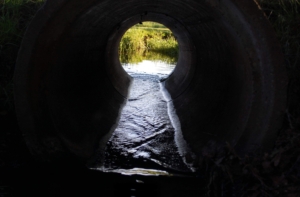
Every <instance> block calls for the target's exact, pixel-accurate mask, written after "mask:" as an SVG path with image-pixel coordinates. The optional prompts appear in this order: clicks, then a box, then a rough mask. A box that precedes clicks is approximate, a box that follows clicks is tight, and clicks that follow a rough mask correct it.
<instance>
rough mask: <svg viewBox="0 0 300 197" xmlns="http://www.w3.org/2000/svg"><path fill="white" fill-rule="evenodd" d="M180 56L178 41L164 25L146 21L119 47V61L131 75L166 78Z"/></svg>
mask: <svg viewBox="0 0 300 197" xmlns="http://www.w3.org/2000/svg"><path fill="white" fill-rule="evenodd" d="M178 55H179V47H178V42H177V40H176V37H175V36H174V34H173V33H172V31H171V30H170V29H168V28H167V27H166V26H164V25H163V24H161V23H156V22H152V21H146V22H141V23H138V24H136V25H134V26H132V27H131V28H129V29H128V30H127V31H126V33H125V34H124V35H123V37H122V39H121V42H120V45H119V60H120V62H121V64H122V66H123V68H124V69H125V71H126V72H128V74H130V75H131V72H140V73H147V74H158V75H161V76H167V75H169V74H170V73H172V71H173V70H174V68H175V66H176V64H177V61H178Z"/></svg>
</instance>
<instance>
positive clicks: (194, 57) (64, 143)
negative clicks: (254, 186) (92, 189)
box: [14, 0, 287, 162]
mask: <svg viewBox="0 0 300 197" xmlns="http://www.w3.org/2000/svg"><path fill="white" fill-rule="evenodd" d="M142 21H154V22H158V23H162V24H164V25H165V26H167V27H168V28H170V29H171V30H172V32H173V33H174V35H175V36H176V38H177V40H178V43H179V49H180V51H179V59H178V63H177V66H176V68H175V70H174V72H173V73H172V74H171V75H170V76H169V77H168V78H167V79H166V80H165V81H164V82H163V85H164V86H165V88H166V89H167V90H168V92H169V94H170V96H171V98H172V102H173V105H174V108H175V110H176V113H177V115H178V118H179V122H180V125H181V130H182V135H183V138H184V139H185V140H186V142H187V143H188V144H189V145H190V147H191V149H192V151H193V152H194V153H195V154H196V155H198V156H201V155H202V154H204V153H203V152H205V151H204V150H206V149H207V148H209V149H212V148H218V147H221V146H223V145H224V144H225V142H228V143H230V144H232V146H233V147H235V149H236V150H238V151H239V153H240V154H245V153H246V152H249V151H255V150H258V149H264V150H267V149H268V148H270V147H272V145H273V144H274V140H275V137H276V135H277V132H278V130H279V129H280V127H281V124H282V121H283V115H284V111H285V104H286V82H287V80H286V74H285V69H284V62H283V57H282V54H281V50H280V47H279V44H278V42H277V40H276V38H275V35H274V32H273V30H272V28H271V26H270V24H269V23H268V21H267V19H266V18H265V16H264V14H263V13H262V11H261V10H259V7H258V5H257V4H256V3H255V2H254V1H252V0H244V1H240V0H221V1H218V0H201V1H200V0H189V1H186V0H155V1H154V0H126V1H125V0H114V1H111V0H48V1H47V2H46V3H45V5H44V6H43V7H42V9H40V10H39V12H38V13H37V15H36V16H35V18H34V19H33V21H32V23H31V25H30V26H29V28H28V30H27V33H26V35H25V37H24V39H23V43H22V46H21V49H20V52H19V57H18V60H17V65H16V70H15V76H14V83H15V104H16V110H17V116H18V120H19V125H20V127H21V130H22V132H23V135H24V138H25V140H26V142H27V145H28V147H29V149H30V151H31V153H32V154H33V155H34V156H36V157H37V158H39V159H41V160H46V161H54V160H59V159H62V158H69V156H70V157H74V158H77V159H78V160H79V161H84V162H87V161H88V160H91V159H92V158H93V156H94V155H95V152H96V150H101V147H102V149H103V150H104V146H105V143H106V142H107V140H108V139H109V137H110V135H111V133H112V132H113V128H114V125H115V124H116V122H117V120H118V116H119V112H120V110H121V108H122V104H123V103H124V101H125V100H126V97H127V94H128V88H129V85H130V80H131V78H130V77H129V75H128V74H127V73H126V72H125V71H124V70H123V68H122V66H121V64H120V62H119V57H118V46H119V43H120V40H121V38H122V36H123V34H124V33H125V32H126V30H128V29H129V28H130V27H131V26H133V25H134V24H136V23H139V22H142ZM212 144H213V147H212ZM99 147H100V148H99Z"/></svg>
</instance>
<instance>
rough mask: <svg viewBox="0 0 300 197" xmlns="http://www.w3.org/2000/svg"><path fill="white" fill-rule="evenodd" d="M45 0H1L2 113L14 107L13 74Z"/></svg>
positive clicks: (0, 102) (0, 68)
mask: <svg viewBox="0 0 300 197" xmlns="http://www.w3.org/2000/svg"><path fill="white" fill-rule="evenodd" d="M43 3H44V0H0V115H1V114H2V115H5V114H6V113H7V111H11V110H12V108H13V91H12V88H13V83H12V75H13V72H14V65H15V61H16V58H17V53H18V50H19V46H20V43H21V40H22V37H23V34H24V32H25V30H26V28H27V26H28V24H29V22H30V21H31V19H32V18H33V16H34V15H35V13H36V11H37V10H38V8H39V7H40V6H41V5H42V4H43Z"/></svg>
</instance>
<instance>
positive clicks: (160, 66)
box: [122, 60, 176, 76]
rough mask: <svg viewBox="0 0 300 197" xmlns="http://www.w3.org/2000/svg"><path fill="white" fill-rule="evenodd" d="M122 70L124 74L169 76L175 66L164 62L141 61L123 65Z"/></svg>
mask: <svg viewBox="0 0 300 197" xmlns="http://www.w3.org/2000/svg"><path fill="white" fill-rule="evenodd" d="M122 65H123V68H124V69H125V71H126V72H128V73H129V74H130V72H134V73H144V74H154V75H159V76H160V75H163V76H164V75H169V74H171V73H172V72H173V70H174V68H175V66H176V65H175V64H169V63H167V62H164V61H151V60H143V61H142V62H139V63H123V64H122Z"/></svg>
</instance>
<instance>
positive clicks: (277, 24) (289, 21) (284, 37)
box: [258, 0, 300, 76]
mask: <svg viewBox="0 0 300 197" xmlns="http://www.w3.org/2000/svg"><path fill="white" fill-rule="evenodd" d="M258 3H259V4H260V5H261V8H262V10H263V11H264V12H265V14H266V16H267V17H268V19H269V20H270V22H271V24H272V26H273V27H274V29H275V31H276V33H277V37H278V39H279V41H280V42H281V45H282V47H283V51H284V54H285V57H286V63H287V65H286V66H287V68H288V69H291V70H290V71H291V72H292V73H294V74H297V75H298V76H299V70H298V72H297V73H295V72H294V70H293V69H299V66H298V65H299V61H300V0H258ZM297 66H298V68H297ZM292 70H293V71H292ZM292 73H290V74H292Z"/></svg>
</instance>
